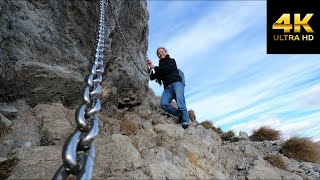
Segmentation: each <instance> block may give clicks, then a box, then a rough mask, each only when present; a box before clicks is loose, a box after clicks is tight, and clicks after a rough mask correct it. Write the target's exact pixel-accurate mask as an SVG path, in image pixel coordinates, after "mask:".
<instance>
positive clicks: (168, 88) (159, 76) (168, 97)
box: [148, 47, 189, 129]
mask: <svg viewBox="0 0 320 180" xmlns="http://www.w3.org/2000/svg"><path fill="white" fill-rule="evenodd" d="M157 56H158V57H159V66H154V65H153V64H152V62H151V61H150V60H148V64H149V66H150V68H151V69H154V70H155V73H152V74H151V75H150V79H151V80H154V79H156V80H157V82H159V83H160V85H161V81H162V83H163V86H164V91H163V93H162V96H161V100H160V106H161V108H162V109H163V110H164V111H166V112H168V113H170V114H172V115H174V116H177V117H179V119H180V120H181V121H182V127H183V128H184V129H186V128H188V127H189V114H188V110H187V107H186V101H185V98H184V86H185V84H184V77H181V76H183V75H182V74H181V73H179V70H178V68H177V64H176V61H175V60H174V59H172V58H170V56H169V54H168V52H167V50H166V49H165V48H163V47H160V48H158V49H157ZM173 99H174V100H175V101H176V103H177V105H178V109H176V108H175V107H173V106H172V105H171V104H170V102H171V101H172V100H173Z"/></svg>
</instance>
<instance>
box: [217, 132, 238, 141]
mask: <svg viewBox="0 0 320 180" xmlns="http://www.w3.org/2000/svg"><path fill="white" fill-rule="evenodd" d="M234 135H235V134H234V132H233V131H228V132H225V133H222V134H221V135H220V137H221V140H222V141H233V140H234V139H233V137H234Z"/></svg>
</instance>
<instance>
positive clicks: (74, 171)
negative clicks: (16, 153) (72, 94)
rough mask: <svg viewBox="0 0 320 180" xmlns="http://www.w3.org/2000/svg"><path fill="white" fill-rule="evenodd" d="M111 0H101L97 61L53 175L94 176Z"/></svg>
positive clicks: (88, 77)
mask: <svg viewBox="0 0 320 180" xmlns="http://www.w3.org/2000/svg"><path fill="white" fill-rule="evenodd" d="M107 3H108V2H105V0H100V20H99V35H98V41H97V47H96V54H95V62H94V64H93V66H92V70H91V72H90V74H88V75H87V76H86V78H85V80H84V81H85V83H86V87H85V89H84V94H83V100H84V104H83V105H81V106H80V107H79V108H78V109H77V111H76V118H75V120H76V124H77V128H76V129H75V131H74V132H73V133H72V134H71V135H70V136H69V137H68V139H67V140H66V141H65V143H64V146H63V149H62V160H63V164H62V166H60V168H59V169H58V170H57V172H56V173H55V175H54V176H53V179H67V178H68V177H69V176H72V175H73V176H76V177H77V179H91V176H92V172H93V165H94V156H95V150H94V146H93V141H94V139H95V138H96V136H97V135H98V133H99V127H98V125H99V119H98V116H97V114H98V112H99V111H100V108H101V104H100V100H99V98H98V96H97V95H99V94H100V92H101V85H100V83H101V82H102V73H103V72H104V67H103V66H104V62H103V51H104V33H105V30H104V19H105V17H104V15H105V5H106V6H107Z"/></svg>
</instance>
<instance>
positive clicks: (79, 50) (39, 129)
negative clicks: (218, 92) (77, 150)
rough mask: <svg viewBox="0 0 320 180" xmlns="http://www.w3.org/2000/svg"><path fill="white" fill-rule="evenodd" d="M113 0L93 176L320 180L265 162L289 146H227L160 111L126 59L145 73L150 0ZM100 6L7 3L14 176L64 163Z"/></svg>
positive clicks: (5, 45) (4, 65)
mask: <svg viewBox="0 0 320 180" xmlns="http://www.w3.org/2000/svg"><path fill="white" fill-rule="evenodd" d="M111 3H112V5H113V7H114V11H115V17H113V15H112V14H111V12H110V9H109V10H107V13H108V14H107V16H106V33H105V34H106V43H105V46H106V54H105V55H106V58H105V60H106V72H105V74H104V75H103V78H104V81H103V83H102V84H103V94H102V102H103V103H102V105H103V109H102V110H101V111H100V114H99V119H100V122H99V130H100V131H99V136H98V137H97V139H95V141H94V146H95V149H96V156H95V168H94V172H93V178H94V179H129V178H130V179H319V178H320V165H319V164H314V163H307V162H297V161H295V160H292V159H289V158H285V157H284V160H285V163H286V165H287V166H288V168H287V170H282V169H278V168H276V167H274V166H272V165H271V164H270V163H268V162H267V161H266V160H264V157H266V156H269V155H278V154H280V149H281V144H282V142H281V141H272V142H251V141H249V140H241V141H238V142H226V141H221V139H220V136H219V135H218V134H217V133H215V132H214V131H213V130H211V129H209V130H208V129H205V128H204V127H202V126H201V125H198V124H197V123H196V122H194V123H193V124H192V125H191V126H190V127H189V128H188V129H183V128H182V127H181V124H179V123H178V118H177V117H173V116H172V115H169V114H167V113H165V112H164V111H162V110H161V109H160V108H159V103H160V99H159V97H156V96H155V94H154V92H153V91H152V90H151V89H149V88H148V86H147V83H148V82H147V81H148V79H147V78H146V77H145V76H143V75H142V74H141V73H140V72H139V71H138V69H137V68H136V67H135V65H134V63H133V59H131V58H130V54H128V53H127V48H128V49H129V50H130V51H131V52H132V54H131V55H132V56H133V57H134V60H135V61H136V62H137V64H138V65H139V66H141V69H145V68H146V64H145V59H144V57H143V56H144V54H146V49H147V34H148V27H147V20H148V12H147V8H146V1H144V0H139V1H123V0H111ZM98 4H99V2H98V0H82V1H56V0H47V1H40V0H39V1H36V0H19V1H0V23H1V26H0V37H1V39H0V41H1V42H0V77H1V78H0V110H1V111H0V113H1V114H2V115H3V116H2V115H1V114H0V116H1V124H5V122H6V123H7V124H6V127H7V126H9V127H10V129H11V130H10V132H9V131H8V133H2V132H0V134H1V136H0V147H1V148H0V161H7V160H10V159H12V158H18V159H19V163H18V165H17V166H16V167H15V168H14V169H13V171H12V173H11V174H10V175H11V176H10V177H9V179H36V178H37V179H48V178H51V177H52V176H53V175H54V173H55V172H56V170H57V169H58V167H59V166H60V165H61V164H62V159H61V151H62V145H63V143H64V141H65V139H66V137H68V136H69V135H70V134H71V133H72V131H73V130H74V128H75V127H76V125H75V120H74V118H75V108H74V107H75V106H77V105H80V101H81V93H80V91H81V89H82V87H83V86H84V84H83V77H84V76H85V75H86V74H87V72H88V68H87V67H89V66H90V63H91V62H92V60H93V59H92V58H93V56H94V45H95V38H96V28H97V20H98V17H97V14H98ZM115 20H117V21H118V22H119V23H120V26H121V27H122V29H123V31H124V34H123V35H122V34H120V33H119V29H118V28H117V26H116V25H115ZM122 36H124V38H125V41H126V44H127V45H128V47H125V46H124V43H123V42H122V41H121V39H122ZM10 107H11V108H10ZM12 107H14V108H12ZM6 113H7V114H6ZM0 130H2V129H1V128H0ZM242 138H244V139H246V138H247V135H246V134H244V133H243V134H242Z"/></svg>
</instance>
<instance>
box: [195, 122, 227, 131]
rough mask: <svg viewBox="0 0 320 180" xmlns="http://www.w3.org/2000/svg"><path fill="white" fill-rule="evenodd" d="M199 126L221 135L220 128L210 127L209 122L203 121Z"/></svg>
mask: <svg viewBox="0 0 320 180" xmlns="http://www.w3.org/2000/svg"><path fill="white" fill-rule="evenodd" d="M200 125H201V126H203V127H204V128H205V129H212V130H213V131H214V132H216V133H218V134H222V133H223V132H222V130H221V129H220V128H216V127H214V126H213V125H212V123H211V122H210V121H203V122H201V123H200Z"/></svg>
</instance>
